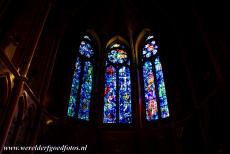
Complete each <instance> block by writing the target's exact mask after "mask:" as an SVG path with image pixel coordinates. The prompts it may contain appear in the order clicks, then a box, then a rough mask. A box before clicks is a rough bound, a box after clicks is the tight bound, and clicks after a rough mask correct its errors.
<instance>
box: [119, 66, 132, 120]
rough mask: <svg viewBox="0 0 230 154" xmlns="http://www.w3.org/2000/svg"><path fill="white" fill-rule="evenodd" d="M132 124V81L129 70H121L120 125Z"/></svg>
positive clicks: (123, 68) (124, 68)
mask: <svg viewBox="0 0 230 154" xmlns="http://www.w3.org/2000/svg"><path fill="white" fill-rule="evenodd" d="M131 122H132V109H131V81H130V71H129V68H127V67H125V66H123V67H122V68H120V69H119V123H131Z"/></svg>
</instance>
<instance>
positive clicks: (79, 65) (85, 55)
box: [67, 35, 94, 121]
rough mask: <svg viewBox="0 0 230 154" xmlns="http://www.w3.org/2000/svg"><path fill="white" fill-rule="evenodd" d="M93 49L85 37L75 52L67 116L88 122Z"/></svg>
mask: <svg viewBox="0 0 230 154" xmlns="http://www.w3.org/2000/svg"><path fill="white" fill-rule="evenodd" d="M93 56H94V49H93V46H92V42H91V39H90V37H89V36H87V35H85V36H84V37H83V39H82V41H81V43H80V46H79V49H78V51H77V60H76V64H75V70H74V75H73V79H72V86H71V92H70V98H69V105H68V111H67V116H69V117H76V118H78V119H82V120H86V121H89V111H90V104H91V95H92V94H91V93H92V84H93V61H94V59H93Z"/></svg>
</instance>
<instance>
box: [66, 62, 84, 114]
mask: <svg viewBox="0 0 230 154" xmlns="http://www.w3.org/2000/svg"><path fill="white" fill-rule="evenodd" d="M80 72H81V64H80V60H79V58H77V61H76V63H75V70H74V75H73V80H72V86H71V92H70V100H69V106H68V111H67V115H68V116H70V117H74V116H75V115H76V100H77V93H78V88H79V77H80Z"/></svg>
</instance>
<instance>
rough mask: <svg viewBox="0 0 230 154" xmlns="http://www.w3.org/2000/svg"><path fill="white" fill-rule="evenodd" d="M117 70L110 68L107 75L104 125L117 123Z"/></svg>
mask: <svg viewBox="0 0 230 154" xmlns="http://www.w3.org/2000/svg"><path fill="white" fill-rule="evenodd" d="M116 87H117V86H116V69H115V68H114V67H113V66H109V67H107V69H106V74H105V92H104V120H103V122H104V123H116Z"/></svg>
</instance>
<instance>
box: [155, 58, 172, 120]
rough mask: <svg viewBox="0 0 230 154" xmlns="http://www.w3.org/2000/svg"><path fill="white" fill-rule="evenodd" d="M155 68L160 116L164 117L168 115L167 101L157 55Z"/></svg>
mask: <svg viewBox="0 0 230 154" xmlns="http://www.w3.org/2000/svg"><path fill="white" fill-rule="evenodd" d="M155 69H156V79H157V87H158V95H159V101H160V110H161V118H166V117H169V109H168V102H167V96H166V90H165V83H164V77H163V72H162V66H161V63H160V59H159V57H157V58H156V59H155Z"/></svg>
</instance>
